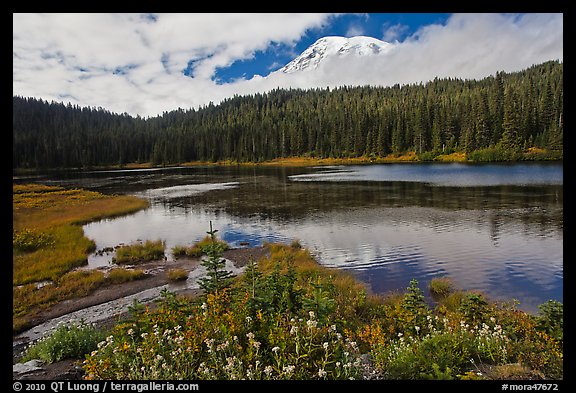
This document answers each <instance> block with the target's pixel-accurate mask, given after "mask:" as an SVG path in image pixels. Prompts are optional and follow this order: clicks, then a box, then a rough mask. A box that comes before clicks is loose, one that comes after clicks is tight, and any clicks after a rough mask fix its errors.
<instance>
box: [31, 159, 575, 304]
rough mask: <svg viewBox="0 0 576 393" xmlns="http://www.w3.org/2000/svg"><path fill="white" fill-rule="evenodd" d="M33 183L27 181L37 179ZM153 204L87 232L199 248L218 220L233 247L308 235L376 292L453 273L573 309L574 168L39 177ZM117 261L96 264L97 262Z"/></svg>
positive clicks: (499, 294) (325, 260)
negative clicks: (567, 183)
mask: <svg viewBox="0 0 576 393" xmlns="http://www.w3.org/2000/svg"><path fill="white" fill-rule="evenodd" d="M25 180H26V179H21V180H20V181H25ZM29 180H30V181H37V182H42V183H45V184H54V185H62V186H79V187H84V188H87V189H91V190H96V191H100V192H104V193H126V194H133V195H137V196H140V197H144V198H147V199H149V200H150V201H151V207H150V208H149V209H146V210H144V211H141V212H138V213H136V214H133V215H130V216H126V217H122V218H117V219H112V220H103V221H100V222H96V223H91V224H88V225H86V226H84V231H85V234H86V236H88V237H89V238H91V239H93V240H95V242H96V244H97V248H98V249H101V248H104V247H113V246H115V245H117V244H119V243H126V244H128V243H132V242H135V241H137V240H146V239H163V240H165V241H166V244H167V248H168V249H170V248H171V247H172V246H174V245H177V244H178V245H183V244H192V243H193V242H195V241H197V240H199V239H200V238H202V237H204V236H205V235H206V231H207V230H208V229H209V222H210V221H212V222H213V224H214V227H215V228H216V229H218V230H219V235H220V237H221V238H223V239H224V240H226V241H227V242H229V243H231V244H232V245H233V246H240V243H243V242H248V243H250V245H251V246H256V245H260V244H262V242H264V241H280V242H290V241H292V240H293V239H299V240H300V241H301V243H302V244H303V245H304V246H306V247H307V248H309V249H310V250H311V251H312V252H313V253H314V254H315V255H316V256H317V257H318V259H319V260H320V262H321V263H322V264H324V265H327V266H332V267H337V268H341V269H346V270H349V271H351V272H352V273H354V274H355V275H356V276H357V277H358V278H359V279H360V280H361V281H363V282H365V283H366V284H367V285H368V287H369V288H370V289H371V290H372V291H373V292H386V291H389V290H396V289H404V288H406V287H407V286H408V285H409V281H410V279H412V278H416V279H417V280H418V281H419V283H420V286H421V287H422V288H423V289H425V287H426V285H427V284H428V282H429V281H430V279H432V278H433V277H438V276H450V277H451V278H452V279H453V280H454V282H455V283H456V285H457V286H458V287H460V288H463V289H476V290H481V291H483V292H484V293H486V294H487V295H488V296H490V297H491V298H494V299H500V298H503V299H511V298H515V299H518V300H520V302H521V304H520V308H522V309H525V310H527V311H537V308H536V306H537V305H538V304H541V303H543V302H544V301H546V300H548V299H557V300H559V301H563V296H562V291H563V225H564V220H563V168H562V164H550V163H546V164H533V163H529V164H512V165H492V164H491V165H467V164H387V165H368V166H346V167H340V166H338V167H318V168H234V167H231V168H210V167H198V168H170V169H153V170H124V171H120V170H118V171H99V172H67V173H60V174H58V175H55V174H51V175H49V177H48V176H45V177H40V178H33V179H29ZM111 257H112V255H108V256H107V255H104V256H100V257H99V256H95V255H93V256H91V257H90V259H89V264H90V265H91V266H94V267H96V266H101V265H105V264H108V263H109V260H110V259H111Z"/></svg>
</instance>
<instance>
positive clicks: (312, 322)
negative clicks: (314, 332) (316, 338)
mask: <svg viewBox="0 0 576 393" xmlns="http://www.w3.org/2000/svg"><path fill="white" fill-rule="evenodd" d="M306 325H307V326H308V329H313V328H315V327H316V325H318V322H317V321H313V320H312V319H309V320H307V321H306Z"/></svg>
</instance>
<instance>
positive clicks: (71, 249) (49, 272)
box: [12, 184, 148, 331]
mask: <svg viewBox="0 0 576 393" xmlns="http://www.w3.org/2000/svg"><path fill="white" fill-rule="evenodd" d="M147 206H148V202H147V201H145V200H142V199H139V198H136V197H132V196H117V195H104V194H100V193H97V192H92V191H87V190H81V189H69V190H67V189H64V188H62V187H53V186H46V185H41V184H14V185H13V187H12V226H13V238H12V282H13V290H12V293H13V321H12V322H13V330H14V331H20V330H21V329H23V328H25V327H27V326H29V324H30V321H31V319H32V318H33V317H34V315H36V314H37V313H38V312H39V311H41V310H44V309H46V308H49V307H50V306H52V305H54V304H55V303H57V302H60V301H63V300H66V299H70V298H74V297H80V296H85V295H86V294H87V293H89V291H92V290H94V289H95V288H97V287H98V286H99V285H102V284H103V283H104V281H105V280H104V278H103V277H101V276H100V274H98V273H97V272H94V273H92V274H90V275H88V276H83V275H82V276H74V275H72V277H76V278H77V279H79V280H78V281H77V282H68V280H67V275H68V274H69V273H70V272H71V271H72V270H73V269H75V268H77V267H80V266H83V265H86V264H87V262H88V254H89V253H90V252H92V251H94V249H95V244H94V242H93V241H92V240H90V239H88V238H86V237H85V236H84V232H83V231H82V227H81V226H80V225H81V224H83V223H86V222H90V221H92V220H97V219H100V218H103V217H115V216H120V215H124V214H129V213H132V212H135V211H137V210H139V209H143V208H146V207H147ZM94 280H95V281H94ZM43 281H51V282H52V283H51V284H49V285H46V286H44V287H42V288H39V289H38V288H37V286H36V283H39V282H43ZM99 281H102V282H101V283H100V284H98V285H96V282H99Z"/></svg>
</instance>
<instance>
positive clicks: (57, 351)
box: [21, 321, 104, 363]
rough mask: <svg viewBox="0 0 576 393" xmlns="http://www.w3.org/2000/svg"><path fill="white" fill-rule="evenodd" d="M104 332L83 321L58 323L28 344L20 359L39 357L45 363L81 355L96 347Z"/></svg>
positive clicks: (24, 360)
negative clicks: (47, 332) (48, 331)
mask: <svg viewBox="0 0 576 393" xmlns="http://www.w3.org/2000/svg"><path fill="white" fill-rule="evenodd" d="M103 337H104V333H103V332H102V331H100V330H99V329H97V328H96V327H95V326H94V325H91V324H87V323H85V322H84V321H80V322H76V321H70V322H69V323H67V324H64V323H60V324H58V326H56V328H54V329H53V330H52V331H51V332H50V333H49V334H47V335H45V336H44V337H43V338H41V339H40V340H38V341H36V342H33V343H31V344H30V345H29V347H28V348H27V349H26V352H25V353H24V356H23V358H22V360H21V361H23V362H26V361H28V360H31V359H40V360H43V361H44V362H46V363H54V362H58V361H60V360H64V359H68V358H74V357H79V356H83V355H84V354H85V353H88V352H90V351H92V350H93V349H95V348H96V345H97V343H98V342H99V341H100V340H101V339H102V338H103Z"/></svg>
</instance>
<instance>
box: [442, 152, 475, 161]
mask: <svg viewBox="0 0 576 393" xmlns="http://www.w3.org/2000/svg"><path fill="white" fill-rule="evenodd" d="M434 161H441V162H464V161H468V158H467V157H466V153H452V154H441V155H439V156H436V157H435V158H434Z"/></svg>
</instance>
